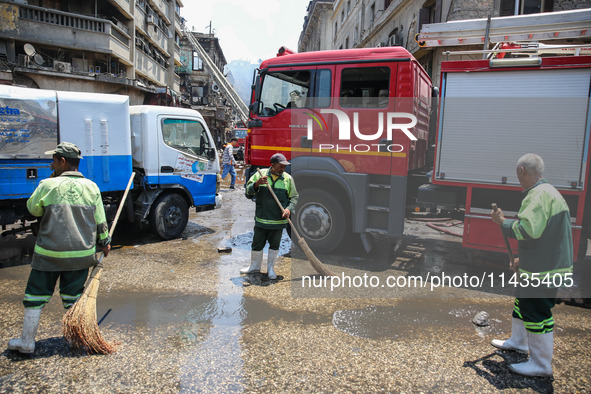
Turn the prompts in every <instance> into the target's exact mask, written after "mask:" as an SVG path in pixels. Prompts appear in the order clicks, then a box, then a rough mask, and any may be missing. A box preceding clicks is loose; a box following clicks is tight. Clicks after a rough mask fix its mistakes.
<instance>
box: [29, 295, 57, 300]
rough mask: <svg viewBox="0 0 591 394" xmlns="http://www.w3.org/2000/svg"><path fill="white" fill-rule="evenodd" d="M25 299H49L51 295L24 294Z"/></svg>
mask: <svg viewBox="0 0 591 394" xmlns="http://www.w3.org/2000/svg"><path fill="white" fill-rule="evenodd" d="M24 299H25V301H49V300H50V299H51V296H50V295H49V296H42V295H31V294H25V297H24Z"/></svg>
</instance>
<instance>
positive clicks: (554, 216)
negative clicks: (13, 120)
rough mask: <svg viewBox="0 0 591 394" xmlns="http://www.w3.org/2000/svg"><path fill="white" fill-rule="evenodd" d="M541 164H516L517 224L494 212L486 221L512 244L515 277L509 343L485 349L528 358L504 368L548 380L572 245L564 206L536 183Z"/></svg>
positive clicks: (530, 159)
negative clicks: (554, 310) (496, 226)
mask: <svg viewBox="0 0 591 394" xmlns="http://www.w3.org/2000/svg"><path fill="white" fill-rule="evenodd" d="M543 171H544V162H543V161H542V158H541V157H540V156H538V155H536V154H533V153H529V154H527V155H524V156H522V157H521V158H520V159H519V160H518V161H517V178H518V179H519V183H520V184H521V187H522V188H523V190H524V194H525V198H524V199H523V201H522V203H521V208H520V209H519V213H518V215H517V217H518V219H517V220H510V219H505V217H504V216H503V212H502V211H501V210H500V209H498V210H496V211H492V212H491V216H492V220H493V221H494V222H495V223H497V224H500V225H501V228H502V230H503V232H504V233H505V234H506V235H507V236H508V237H511V238H516V239H517V241H518V242H517V244H518V254H519V258H516V259H515V263H514V267H512V269H513V270H514V271H515V272H516V273H517V274H518V275H519V278H520V284H521V286H520V287H518V288H517V289H516V290H517V291H516V293H517V294H516V299H515V304H514V308H513V319H512V330H511V332H512V333H511V337H510V338H509V339H508V340H505V341H502V340H498V339H495V340H493V341H492V342H491V344H492V345H493V346H495V347H497V348H500V349H503V350H515V351H518V352H522V353H528V351H529V360H528V361H527V362H524V363H519V364H511V365H509V368H510V369H511V370H512V371H513V372H515V373H518V374H520V375H525V376H546V377H549V376H552V355H553V352H554V331H553V328H554V318H553V317H552V307H554V304H555V301H556V294H557V291H558V289H557V287H559V286H561V285H562V284H564V283H566V281H565V280H564V279H565V278H567V277H568V276H570V275H572V265H573V240H572V232H571V219H570V213H569V208H568V205H567V204H566V201H565V200H564V198H563V197H562V195H561V194H560V193H559V192H558V191H557V190H556V189H555V188H554V187H553V186H552V185H550V184H549V183H547V182H546V180H544V179H542V173H543Z"/></svg>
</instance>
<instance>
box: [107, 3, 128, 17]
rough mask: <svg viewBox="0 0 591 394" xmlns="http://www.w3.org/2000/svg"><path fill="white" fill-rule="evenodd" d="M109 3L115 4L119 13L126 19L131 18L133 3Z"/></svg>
mask: <svg viewBox="0 0 591 394" xmlns="http://www.w3.org/2000/svg"><path fill="white" fill-rule="evenodd" d="M111 3H113V4H115V5H116V6H117V8H119V11H121V13H122V14H123V15H125V16H126V17H127V18H129V19H131V18H132V16H133V14H132V12H131V11H132V7H133V2H130V1H129V0H111Z"/></svg>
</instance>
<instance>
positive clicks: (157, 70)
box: [135, 51, 167, 86]
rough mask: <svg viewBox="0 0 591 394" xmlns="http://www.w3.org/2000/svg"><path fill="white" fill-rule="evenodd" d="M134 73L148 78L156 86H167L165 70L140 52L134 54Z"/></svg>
mask: <svg viewBox="0 0 591 394" xmlns="http://www.w3.org/2000/svg"><path fill="white" fill-rule="evenodd" d="M135 72H136V73H137V74H141V75H143V76H144V77H146V78H148V79H149V80H150V81H152V82H153V83H154V84H156V85H160V86H165V85H167V83H166V82H167V81H166V77H167V71H166V69H165V68H164V67H162V66H161V65H160V64H158V63H157V62H156V61H154V60H153V59H152V58H151V57H149V56H147V55H146V54H145V53H143V52H140V51H136V53H135Z"/></svg>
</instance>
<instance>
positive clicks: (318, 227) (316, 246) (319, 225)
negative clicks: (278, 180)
mask: <svg viewBox="0 0 591 394" xmlns="http://www.w3.org/2000/svg"><path fill="white" fill-rule="evenodd" d="M345 223H346V220H345V211H344V210H343V208H342V207H341V204H340V203H339V201H338V200H337V199H336V198H334V197H333V196H332V195H330V194H329V193H327V192H325V191H323V190H315V189H305V190H302V192H301V193H300V202H299V203H298V205H297V208H296V219H295V222H294V225H295V226H296V227H297V230H298V231H299V232H300V234H301V235H302V236H303V237H304V238H305V239H306V242H307V243H308V246H310V248H312V250H314V251H315V252H319V253H327V252H331V251H333V250H335V249H336V248H337V247H338V246H339V245H340V243H341V242H342V241H343V239H344V238H345Z"/></svg>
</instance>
